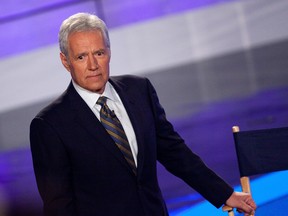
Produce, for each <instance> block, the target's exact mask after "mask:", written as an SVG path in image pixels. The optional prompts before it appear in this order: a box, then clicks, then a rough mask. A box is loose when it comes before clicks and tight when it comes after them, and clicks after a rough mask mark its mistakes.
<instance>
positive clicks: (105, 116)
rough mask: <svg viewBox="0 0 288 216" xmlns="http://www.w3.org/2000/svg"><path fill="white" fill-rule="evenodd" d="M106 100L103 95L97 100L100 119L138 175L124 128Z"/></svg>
mask: <svg viewBox="0 0 288 216" xmlns="http://www.w3.org/2000/svg"><path fill="white" fill-rule="evenodd" d="M106 101H107V97H104V96H101V97H99V99H98V100H97V102H96V103H97V104H99V105H101V110H100V121H101V123H102V125H103V126H104V127H105V129H106V131H107V132H108V133H109V134H110V136H111V137H112V139H113V140H114V142H115V143H116V145H117V146H118V148H119V149H120V150H121V152H122V153H123V155H124V158H125V159H126V161H127V162H128V164H129V165H130V167H131V168H132V171H133V173H134V174H135V175H136V165H135V162H134V158H133V155H132V152H131V148H130V145H129V142H128V139H127V137H126V134H125V132H124V129H123V127H122V125H121V123H120V121H119V119H118V118H117V116H116V115H115V113H114V112H113V111H111V110H110V109H109V107H108V105H107V103H106Z"/></svg>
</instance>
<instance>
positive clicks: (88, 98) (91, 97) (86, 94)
mask: <svg viewBox="0 0 288 216" xmlns="http://www.w3.org/2000/svg"><path fill="white" fill-rule="evenodd" d="M72 84H73V86H74V88H75V89H76V91H77V92H78V94H79V95H80V96H81V97H82V99H83V100H84V101H85V102H86V104H87V105H88V106H89V107H90V108H91V109H92V108H93V107H94V106H95V104H96V102H97V100H98V98H99V97H100V96H105V97H107V98H108V99H110V100H112V101H114V102H117V101H118V98H117V96H116V93H115V92H114V91H115V90H114V88H113V86H112V85H111V84H110V83H109V82H107V83H106V86H105V90H104V92H103V94H98V93H96V92H91V91H89V90H87V89H84V88H82V87H81V86H79V85H78V84H77V83H75V82H74V81H73V80H72Z"/></svg>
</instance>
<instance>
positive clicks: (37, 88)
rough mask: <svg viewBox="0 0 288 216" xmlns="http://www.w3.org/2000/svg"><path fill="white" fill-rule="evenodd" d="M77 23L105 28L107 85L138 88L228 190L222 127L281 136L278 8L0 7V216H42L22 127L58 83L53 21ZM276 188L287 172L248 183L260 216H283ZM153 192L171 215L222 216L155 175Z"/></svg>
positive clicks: (184, 4) (283, 1)
mask: <svg viewBox="0 0 288 216" xmlns="http://www.w3.org/2000/svg"><path fill="white" fill-rule="evenodd" d="M77 12H91V13H95V14H97V15H98V16H99V17H100V18H102V19H103V20H104V21H105V22H106V24H107V26H108V28H109V29H110V39H111V46H112V59H111V75H120V74H135V75H141V76H146V77H148V78H149V79H150V80H151V82H152V83H153V84H154V86H155V88H156V90H157V92H158V96H159V98H160V102H161V103H162V105H163V106H164V108H165V109H166V113H167V117H168V119H169V120H170V121H171V122H172V123H173V124H174V126H175V128H176V129H177V130H178V132H179V133H180V134H181V135H182V136H183V138H184V139H185V140H186V142H187V145H189V146H190V147H191V149H192V150H193V151H195V152H196V153H198V154H199V155H200V156H201V157H202V158H203V160H204V161H205V162H206V163H207V165H208V166H210V167H211V168H212V169H213V170H215V171H216V172H217V173H218V174H219V175H221V176H222V177H223V178H224V179H225V180H226V181H228V182H229V183H230V184H232V185H233V186H235V188H236V189H238V185H239V172H238V166H237V159H236V154H235V150H234V144H233V137H232V132H231V127H232V126H233V125H239V126H240V128H241V129H242V130H250V129H262V128H273V127H284V126H288V25H287V20H288V1H287V0H275V1H270V0H137V1H134V0H121V1H118V0H41V1H39V0H26V1H21V0H11V1H5V2H2V3H1V6H0V32H1V33H0V41H1V46H0V101H1V102H0V216H8V215H9V216H26V215H27V216H41V215H42V213H41V210H42V209H41V208H42V203H41V199H40V197H39V195H38V192H37V186H36V183H35V179H34V174H33V167H32V162H31V154H30V149H29V124H30V121H31V119H32V118H33V117H34V116H35V115H36V113H37V112H38V111H39V110H40V109H41V108H42V107H44V106H45V105H47V104H48V103H49V102H51V101H52V100H53V99H54V98H56V97H57V96H58V95H59V94H61V93H62V92H63V91H64V90H65V89H66V87H67V85H68V84H69V81H70V76H69V74H68V73H67V72H66V71H65V69H64V68H63V67H62V65H61V62H60V59H59V49H58V44H57V39H58V38H57V35H58V30H59V26H60V24H61V22H62V21H63V20H64V19H66V18H67V17H68V16H70V15H72V14H74V13H77ZM179 111H180V112H179ZM285 178H288V176H287V172H280V174H279V175H277V176H275V175H274V174H272V175H265V176H257V177H255V178H254V179H253V181H252V183H253V184H257V185H258V186H259V185H260V186H261V184H262V183H263V184H264V186H263V188H262V190H260V191H259V192H257V193H256V192H255V195H256V194H257V195H258V196H259V198H258V197H255V199H256V202H257V203H258V206H259V210H258V212H260V213H261V214H259V215H276V212H275V211H279V212H280V213H279V212H278V215H285V213H283V214H281V211H283V212H284V209H286V208H285V207H288V186H287V184H283V183H282V184H281V183H280V182H278V180H279V179H280V180H282V182H283V179H285ZM159 182H160V185H161V188H162V191H163V196H164V198H165V200H166V202H167V206H168V209H169V212H170V214H171V215H178V216H184V215H195V216H197V215H213V216H215V215H226V214H225V213H222V212H221V210H218V209H215V208H214V207H213V206H211V204H209V203H206V202H205V200H203V198H202V197H201V196H200V195H199V194H198V193H196V192H195V191H194V190H193V189H191V188H189V187H188V186H186V185H185V184H184V183H183V182H182V181H181V180H179V179H177V178H176V177H174V176H172V175H171V174H169V173H168V172H167V171H166V170H165V169H164V168H163V167H162V166H161V165H160V164H159ZM272 184H274V186H273V187H271V188H270V187H269V186H271V185H272ZM272 194H273V195H272ZM199 211H200V212H201V213H199ZM271 211H273V213H271ZM286 214H287V213H286Z"/></svg>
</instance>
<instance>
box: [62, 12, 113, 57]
mask: <svg viewBox="0 0 288 216" xmlns="http://www.w3.org/2000/svg"><path fill="white" fill-rule="evenodd" d="M95 30H97V31H100V32H101V33H102V36H103V37H104V41H105V45H106V47H108V48H110V39H109V33H108V29H107V27H106V24H105V23H104V21H103V20H101V19H100V18H99V17H97V16H96V15H93V14H89V13H77V14H74V15H72V16H70V17H68V18H67V19H66V20H64V21H63V22H62V25H61V27H60V31H59V35H58V39H59V47H60V51H61V52H62V53H63V54H64V55H65V56H66V57H68V37H69V35H70V34H71V33H74V32H85V31H95Z"/></svg>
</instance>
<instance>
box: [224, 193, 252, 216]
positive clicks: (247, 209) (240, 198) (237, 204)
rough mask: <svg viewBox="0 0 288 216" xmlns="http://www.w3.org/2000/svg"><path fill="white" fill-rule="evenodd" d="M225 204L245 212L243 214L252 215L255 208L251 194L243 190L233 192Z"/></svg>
mask: <svg viewBox="0 0 288 216" xmlns="http://www.w3.org/2000/svg"><path fill="white" fill-rule="evenodd" d="M225 204H226V205H228V206H230V207H233V208H236V209H237V211H238V212H240V213H245V216H249V215H251V214H252V215H254V212H255V210H256V208H257V206H256V204H255V202H254V200H253V199H252V197H251V195H250V194H248V193H243V192H233V193H232V195H231V196H230V197H229V199H228V200H227V201H226V203H225Z"/></svg>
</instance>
